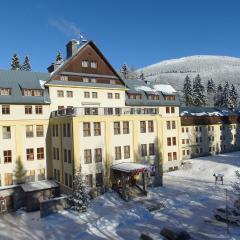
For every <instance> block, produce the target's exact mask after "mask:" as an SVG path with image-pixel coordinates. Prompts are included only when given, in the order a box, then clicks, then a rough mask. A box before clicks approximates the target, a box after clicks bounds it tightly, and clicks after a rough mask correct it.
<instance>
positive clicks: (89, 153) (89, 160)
mask: <svg viewBox="0 0 240 240" xmlns="http://www.w3.org/2000/svg"><path fill="white" fill-rule="evenodd" d="M84 163H86V164H89V163H92V150H91V149H85V150H84Z"/></svg>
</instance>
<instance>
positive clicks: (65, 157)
mask: <svg viewBox="0 0 240 240" xmlns="http://www.w3.org/2000/svg"><path fill="white" fill-rule="evenodd" d="M63 152H64V154H63V160H64V162H65V163H66V162H67V149H64V151H63Z"/></svg>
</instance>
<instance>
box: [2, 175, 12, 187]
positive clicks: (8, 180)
mask: <svg viewBox="0 0 240 240" xmlns="http://www.w3.org/2000/svg"><path fill="white" fill-rule="evenodd" d="M4 176H5V185H6V186H10V185H13V174H12V173H5V175H4Z"/></svg>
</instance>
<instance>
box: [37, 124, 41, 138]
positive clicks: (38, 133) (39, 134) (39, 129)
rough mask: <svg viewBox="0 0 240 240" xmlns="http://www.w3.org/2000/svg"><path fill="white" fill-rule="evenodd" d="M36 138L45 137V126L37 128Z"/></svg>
mask: <svg viewBox="0 0 240 240" xmlns="http://www.w3.org/2000/svg"><path fill="white" fill-rule="evenodd" d="M36 136H37V137H43V125H37V126H36Z"/></svg>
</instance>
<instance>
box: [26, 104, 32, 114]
mask: <svg viewBox="0 0 240 240" xmlns="http://www.w3.org/2000/svg"><path fill="white" fill-rule="evenodd" d="M25 114H32V106H29V105H26V106H25Z"/></svg>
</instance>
